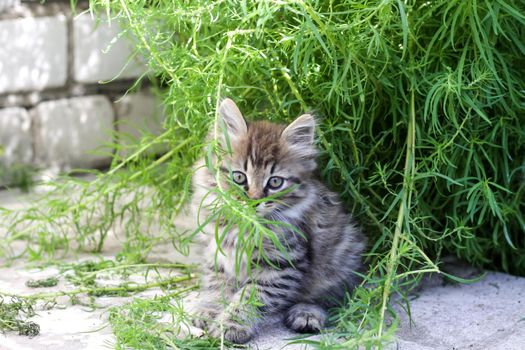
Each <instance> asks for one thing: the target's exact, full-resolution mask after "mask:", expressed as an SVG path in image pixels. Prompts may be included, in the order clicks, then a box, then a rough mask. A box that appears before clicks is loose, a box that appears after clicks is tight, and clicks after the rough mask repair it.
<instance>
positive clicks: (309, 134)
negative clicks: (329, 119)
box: [281, 114, 315, 147]
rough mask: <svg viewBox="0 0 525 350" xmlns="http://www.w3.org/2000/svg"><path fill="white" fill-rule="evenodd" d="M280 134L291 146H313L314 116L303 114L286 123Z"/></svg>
mask: <svg viewBox="0 0 525 350" xmlns="http://www.w3.org/2000/svg"><path fill="white" fill-rule="evenodd" d="M281 136H282V137H283V138H284V139H285V140H286V141H287V142H288V143H289V144H290V145H292V146H296V147H311V146H313V144H314V136H315V119H314V117H313V116H312V115H311V114H303V115H302V116H300V117H299V118H297V119H295V120H294V121H293V122H292V123H291V124H290V125H288V126H287V127H286V129H284V131H283V133H282V135H281Z"/></svg>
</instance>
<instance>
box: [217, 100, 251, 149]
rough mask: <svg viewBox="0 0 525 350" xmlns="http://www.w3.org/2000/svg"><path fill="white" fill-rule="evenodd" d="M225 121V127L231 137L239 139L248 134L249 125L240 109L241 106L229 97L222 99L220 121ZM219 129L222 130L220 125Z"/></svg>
mask: <svg viewBox="0 0 525 350" xmlns="http://www.w3.org/2000/svg"><path fill="white" fill-rule="evenodd" d="M221 122H224V127H225V128H226V132H227V133H228V137H229V138H230V139H234V140H235V139H237V138H239V137H240V136H241V135H244V134H246V132H247V131H248V127H247V125H246V121H245V120H244V117H243V116H242V114H241V111H240V110H239V107H237V105H236V104H235V102H233V101H232V100H231V99H229V98H225V99H224V100H222V102H221V104H220V106H219V123H221ZM219 130H222V125H220V128H219Z"/></svg>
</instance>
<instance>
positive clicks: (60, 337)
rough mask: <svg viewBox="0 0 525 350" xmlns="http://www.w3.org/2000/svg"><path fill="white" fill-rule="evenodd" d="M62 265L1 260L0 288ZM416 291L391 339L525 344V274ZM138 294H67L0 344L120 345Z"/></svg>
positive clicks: (434, 347)
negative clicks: (33, 331)
mask: <svg viewBox="0 0 525 350" xmlns="http://www.w3.org/2000/svg"><path fill="white" fill-rule="evenodd" d="M20 198H21V197H19V196H17V195H13V194H6V193H0V207H2V206H9V207H16V206H22V205H23V201H21V199H20ZM117 246H118V241H113V242H112V244H109V245H108V250H106V251H105V252H104V254H103V255H106V257H108V258H109V257H112V256H114V255H112V254H111V253H112V252H111V249H113V248H115V247H117ZM156 257H157V259H160V260H163V259H164V260H170V259H174V257H173V256H171V255H170V251H169V249H165V250H162V249H161V250H160V251H159V252H157V254H156ZM88 258H93V257H89V256H87V255H78V256H75V257H72V258H71V259H73V260H74V261H82V260H83V259H88ZM3 263H5V261H2V260H1V259H0V265H3ZM460 270H461V271H459V272H460V273H466V274H467V275H468V274H469V273H470V274H472V271H471V270H470V269H468V268H466V269H465V268H461V269H460ZM56 273H57V270H56V268H54V267H48V268H46V269H36V268H28V267H27V264H26V263H25V262H20V261H17V262H15V263H14V264H12V265H11V266H2V267H0V291H4V292H10V293H17V294H18V293H19V294H29V293H35V290H34V289H29V288H28V287H26V286H25V283H26V281H27V280H29V279H39V278H43V277H48V276H50V275H54V274H56ZM169 273H170V272H166V274H169ZM157 277H158V276H157ZM163 277H165V276H163ZM130 278H133V276H131V277H130ZM136 278H140V277H136ZM142 278H143V277H142ZM149 278H150V279H151V278H155V276H153V277H149ZM142 282H144V281H142ZM57 288H59V289H60V290H68V289H71V288H74V287H73V286H71V285H69V284H68V283H67V282H65V281H60V282H59V284H58V286H57V287H55V288H53V289H49V288H43V289H39V290H38V292H42V291H46V290H56V289H57ZM155 294H160V290H155V289H153V290H148V291H147V292H143V293H140V294H139V296H143V297H152V296H154V295H155ZM136 296H137V295H135V297H136ZM411 297H412V301H411V313H412V324H411V323H410V322H409V319H408V317H407V316H406V315H405V316H402V319H401V323H400V327H399V330H398V333H397V340H396V342H395V343H394V344H391V345H390V349H401V350H452V349H458V350H459V349H469V350H470V349H480V350H481V349H487V350H492V349H493V350H496V349H497V350H523V349H525V278H517V277H513V276H510V275H505V274H502V273H495V272H487V274H486V276H485V277H484V278H483V280H481V281H480V282H477V283H473V284H468V285H464V284H461V285H460V284H451V283H444V281H443V280H442V279H440V278H433V279H431V280H429V281H427V282H425V283H424V285H423V286H422V287H421V288H420V289H419V290H418V291H416V292H413V293H412V294H411ZM131 299H132V298H131V297H129V298H128V297H101V298H98V299H97V305H99V306H100V308H98V309H95V310H88V309H87V308H86V307H84V306H78V305H76V306H71V305H69V304H68V302H67V300H63V302H64V304H63V305H62V306H61V307H55V308H53V309H51V310H43V309H41V310H38V315H37V316H35V317H34V318H33V320H34V321H35V322H37V323H39V324H40V326H41V330H40V335H38V336H36V337H34V338H28V337H25V336H19V335H17V334H12V333H8V334H4V335H2V334H0V349H1V350H4V349H5V350H7V349H13V350H15V349H16V350H23V349H54V350H66V349H75V350H83V349H86V350H87V349H107V348H113V346H112V344H114V340H115V339H114V336H113V334H112V330H111V328H110V327H109V326H108V323H107V317H108V312H107V307H108V306H115V305H120V304H124V303H127V302H129V301H130V300H131ZM400 314H401V315H404V314H403V313H400ZM295 336H296V334H294V333H291V332H289V331H287V330H286V329H285V328H284V327H283V326H282V325H281V323H280V322H279V320H272V321H271V322H269V323H268V324H267V325H265V326H264V327H263V328H262V329H261V331H260V334H259V335H258V337H257V338H256V339H255V340H254V342H253V343H252V344H251V347H252V348H257V349H261V350H262V349H281V348H283V347H285V346H286V344H287V342H288V340H287V339H290V338H293V337H295ZM300 348H301V346H298V345H290V346H286V349H300Z"/></svg>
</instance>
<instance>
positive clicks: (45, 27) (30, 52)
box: [0, 15, 67, 94]
mask: <svg viewBox="0 0 525 350" xmlns="http://www.w3.org/2000/svg"><path fill="white" fill-rule="evenodd" d="M0 46H1V49H0V94H1V93H8V92H16V91H30V90H42V89H45V88H50V87H60V86H63V85H65V83H66V80H67V28H66V17H65V16H64V15H56V16H53V17H37V18H32V17H31V18H16V19H8V20H3V21H0Z"/></svg>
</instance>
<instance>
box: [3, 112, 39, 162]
mask: <svg viewBox="0 0 525 350" xmlns="http://www.w3.org/2000/svg"><path fill="white" fill-rule="evenodd" d="M32 158H33V145H32V137H31V118H30V117H29V113H28V112H27V111H26V110H25V109H24V108H17V107H14V108H5V109H0V164H1V165H3V166H6V167H9V166H11V165H13V164H27V163H30V162H31V160H32Z"/></svg>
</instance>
